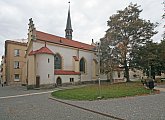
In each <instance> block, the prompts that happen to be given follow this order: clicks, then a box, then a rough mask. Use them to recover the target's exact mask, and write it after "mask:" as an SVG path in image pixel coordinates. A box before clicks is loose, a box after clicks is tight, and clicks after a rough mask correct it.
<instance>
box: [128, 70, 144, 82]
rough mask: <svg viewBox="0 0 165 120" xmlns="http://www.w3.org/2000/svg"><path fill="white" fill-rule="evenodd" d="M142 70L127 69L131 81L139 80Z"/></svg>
mask: <svg viewBox="0 0 165 120" xmlns="http://www.w3.org/2000/svg"><path fill="white" fill-rule="evenodd" d="M143 76H144V75H143V71H142V70H137V69H134V70H129V77H130V80H131V81H137V80H141V78H142V77H143Z"/></svg>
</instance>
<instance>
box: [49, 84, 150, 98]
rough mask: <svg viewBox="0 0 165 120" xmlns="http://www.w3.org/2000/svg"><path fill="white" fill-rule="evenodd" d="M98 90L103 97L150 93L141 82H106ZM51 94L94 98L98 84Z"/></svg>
mask: <svg viewBox="0 0 165 120" xmlns="http://www.w3.org/2000/svg"><path fill="white" fill-rule="evenodd" d="M100 91H101V92H100V94H101V96H102V97H103V99H109V98H119V97H126V96H136V95H143V94H149V93H150V90H147V89H145V88H144V87H143V85H142V84H141V83H119V84H112V85H111V84H108V83H107V84H102V85H101V87H100ZM52 96H53V97H55V98H59V99H67V100H96V99H97V97H98V96H99V90H98V85H97V84H95V85H88V86H85V87H81V88H74V89H67V90H61V91H56V92H53V93H52Z"/></svg>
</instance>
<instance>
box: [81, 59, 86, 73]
mask: <svg viewBox="0 0 165 120" xmlns="http://www.w3.org/2000/svg"><path fill="white" fill-rule="evenodd" d="M80 72H82V73H85V60H84V58H81V60H80Z"/></svg>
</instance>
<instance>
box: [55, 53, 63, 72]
mask: <svg viewBox="0 0 165 120" xmlns="http://www.w3.org/2000/svg"><path fill="white" fill-rule="evenodd" d="M54 69H62V58H61V56H60V55H59V54H56V55H55V56H54Z"/></svg>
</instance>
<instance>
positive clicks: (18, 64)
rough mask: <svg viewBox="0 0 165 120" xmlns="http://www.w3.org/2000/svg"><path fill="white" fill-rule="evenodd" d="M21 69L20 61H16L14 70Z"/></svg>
mask: <svg viewBox="0 0 165 120" xmlns="http://www.w3.org/2000/svg"><path fill="white" fill-rule="evenodd" d="M19 68H20V63H19V61H14V69H19Z"/></svg>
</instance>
